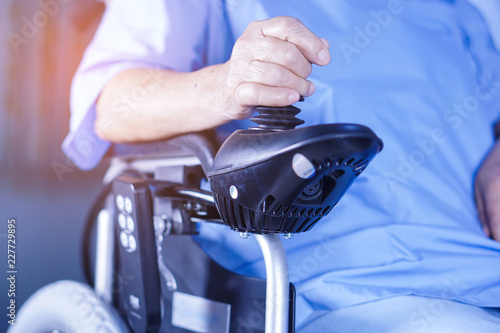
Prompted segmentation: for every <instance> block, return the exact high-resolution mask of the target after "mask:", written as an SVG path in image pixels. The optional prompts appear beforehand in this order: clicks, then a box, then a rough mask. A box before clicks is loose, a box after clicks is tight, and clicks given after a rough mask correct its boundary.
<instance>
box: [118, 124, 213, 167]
mask: <svg viewBox="0 0 500 333" xmlns="http://www.w3.org/2000/svg"><path fill="white" fill-rule="evenodd" d="M217 147H218V144H217V140H216V136H215V132H214V131H205V132H197V133H189V134H183V135H179V136H176V137H173V138H170V139H167V140H162V141H152V142H145V143H120V144H114V145H113V146H112V147H111V149H110V152H109V154H110V155H111V156H113V157H118V158H120V159H123V160H128V161H130V160H137V159H143V158H163V157H166V158H168V157H182V156H195V157H197V158H198V159H199V160H200V164H201V166H202V168H203V171H204V172H205V174H206V173H208V172H209V171H210V169H211V168H212V164H213V160H214V156H215V154H216V152H217Z"/></svg>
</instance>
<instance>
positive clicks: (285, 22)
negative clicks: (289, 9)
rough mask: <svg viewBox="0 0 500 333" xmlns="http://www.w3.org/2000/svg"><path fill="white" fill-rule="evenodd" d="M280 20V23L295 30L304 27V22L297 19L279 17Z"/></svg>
mask: <svg viewBox="0 0 500 333" xmlns="http://www.w3.org/2000/svg"><path fill="white" fill-rule="evenodd" d="M278 18H279V22H280V23H281V24H282V25H283V26H285V27H291V28H295V27H298V26H300V25H302V22H301V21H300V20H299V19H298V18H296V17H292V16H278Z"/></svg>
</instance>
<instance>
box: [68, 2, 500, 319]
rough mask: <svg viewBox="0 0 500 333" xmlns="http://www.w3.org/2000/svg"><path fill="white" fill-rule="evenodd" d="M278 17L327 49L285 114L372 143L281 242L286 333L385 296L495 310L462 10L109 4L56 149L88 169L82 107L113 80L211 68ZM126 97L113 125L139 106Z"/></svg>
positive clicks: (487, 47) (494, 112) (216, 246)
mask: <svg viewBox="0 0 500 333" xmlns="http://www.w3.org/2000/svg"><path fill="white" fill-rule="evenodd" d="M278 15H288V16H294V17H297V18H299V19H300V20H301V21H302V22H303V23H304V24H305V25H306V26H307V27H309V28H310V29H311V30H312V31H313V32H314V33H316V34H317V35H318V36H320V37H323V38H326V39H327V40H328V41H329V42H330V46H331V54H332V61H331V64H329V65H328V66H326V67H321V68H320V67H315V68H314V70H313V73H312V75H311V77H310V79H311V80H312V81H313V82H314V83H315V85H316V93H315V94H314V95H313V96H312V97H310V98H308V99H307V100H306V101H305V102H303V103H301V104H300V105H298V106H299V107H300V108H302V110H303V112H302V113H301V114H300V117H301V118H303V119H305V120H306V125H313V124H318V123H331V122H352V123H359V124H364V125H366V126H369V127H370V128H372V129H373V130H374V132H375V133H376V134H377V135H378V136H379V137H380V138H382V140H383V141H384V143H385V147H384V151H383V152H382V153H381V154H379V156H377V157H376V158H375V160H374V161H373V162H372V164H371V165H370V166H369V167H368V168H367V169H366V170H365V171H364V173H363V174H362V175H361V176H360V177H359V178H358V180H357V181H356V182H355V183H354V185H353V186H352V187H351V189H350V190H349V191H348V193H347V194H346V195H345V196H344V198H343V199H342V200H341V201H340V203H339V204H338V205H337V206H336V207H335V209H333V211H332V212H331V213H330V215H328V216H327V217H326V218H324V219H323V220H321V221H320V222H319V223H318V224H317V226H316V227H315V228H314V229H313V230H312V231H310V232H307V233H304V234H300V235H296V236H295V237H294V238H293V239H292V240H287V241H284V243H285V247H286V249H287V255H288V260H289V266H290V277H291V280H292V281H293V282H294V283H295V285H296V287H297V292H298V296H297V327H301V326H303V325H305V324H306V323H307V322H310V321H311V320H313V319H314V318H315V317H317V316H318V315H320V314H321V313H324V312H327V311H332V310H336V309H339V308H344V307H348V306H350V305H354V304H360V303H364V302H368V301H371V300H376V299H381V298H386V297H391V296H395V295H420V296H430V297H439V298H444V299H453V300H458V301H460V302H464V303H468V304H472V305H476V306H484V307H500V243H498V242H495V241H493V240H490V239H488V238H487V237H486V236H485V235H484V233H483V231H482V229H481V226H480V223H479V221H478V218H477V213H476V210H475V205H474V201H473V190H472V182H473V174H474V172H475V171H476V169H477V167H478V166H479V164H480V162H481V160H482V159H483V158H484V156H485V155H486V154H487V152H488V149H489V148H490V147H491V146H492V144H493V135H492V124H493V123H494V122H495V121H496V120H497V118H498V117H499V115H500V112H499V111H500V56H499V54H498V52H497V51H496V50H495V48H494V46H493V43H492V41H491V38H490V37H489V34H488V31H487V27H486V25H485V24H484V22H483V20H482V18H481V16H480V15H479V14H478V12H477V11H476V10H475V9H474V8H473V7H471V6H470V5H469V4H468V3H467V2H465V1H464V0H455V1H453V0H449V1H444V0H443V1H433V0H421V1H417V0H414V1H398V0H390V1H375V0H374V1H366V0H338V1H326V0H324V1H321V0H313V1H298V0H296V1H290V0H280V1H278V0H276V1H267V2H266V1H259V0H249V1H240V0H227V1H225V2H221V1H217V0H213V1H209V0H205V1H201V0H191V1H186V0H172V1H163V0H150V1H140V2H138V1H133V0H121V1H115V2H112V3H111V5H110V7H109V8H108V10H107V11H106V14H105V15H104V18H103V22H102V24H101V26H100V27H99V30H98V32H97V34H96V37H95V38H94V41H93V42H92V44H91V45H90V47H89V49H88V50H87V52H86V54H85V57H84V59H83V62H82V65H81V67H80V69H79V71H78V73H77V76H76V77H75V80H74V89H73V93H72V112H73V116H72V123H71V133H70V134H69V136H68V138H67V140H66V141H65V143H64V146H63V149H64V151H65V152H66V154H68V156H70V157H71V158H72V159H73V161H74V162H75V163H76V164H77V165H78V166H80V167H82V168H84V169H87V168H91V167H93V166H95V165H96V164H97V163H98V162H99V160H100V159H101V157H102V156H103V154H104V153H105V151H106V150H107V148H108V147H109V143H106V142H103V141H101V140H99V139H98V138H97V137H96V135H95V132H94V130H93V122H94V120H95V110H94V101H95V99H96V98H97V96H98V94H99V92H100V91H101V89H102V87H103V85H104V84H105V82H106V81H107V80H108V79H109V78H110V77H112V76H113V75H115V74H116V73H118V72H119V71H122V70H124V69H126V68H131V67H137V66H141V67H150V68H154V67H161V68H171V69H175V70H179V71H192V70H196V69H199V68H201V67H204V66H206V65H210V64H215V63H220V62H224V61H226V60H227V59H229V56H230V52H231V48H232V45H233V44H234V41H235V40H236V39H237V38H238V36H240V35H241V34H242V33H243V31H244V29H245V28H246V27H247V26H248V24H249V23H250V22H252V21H254V20H260V19H265V18H270V17H274V16H278ZM150 79H151V80H152V81H151V82H154V80H155V77H154V75H153V74H152V75H151V78H150ZM152 86H154V85H152ZM129 94H130V95H134V94H135V100H134V97H132V100H130V99H127V98H126V97H127V96H124V98H123V100H118V101H116V114H117V116H126V110H127V103H134V102H137V103H139V102H140V96H141V92H140V91H136V92H135V93H134V92H129ZM245 124H246V122H241V123H240V125H242V126H246V125H245ZM109 125H110V126H112V123H111V124H109ZM229 126H231V125H229ZM229 126H225V128H226V129H227V128H228V127H229ZM200 243H201V244H202V246H203V247H204V248H205V249H206V250H207V251H208V252H209V253H210V254H211V255H212V256H213V257H215V258H216V259H217V260H218V261H219V262H220V263H222V264H223V265H224V266H226V267H229V268H231V269H233V270H236V271H238V272H241V273H246V274H251V275H256V276H264V265H263V262H262V258H261V254H260V251H259V249H258V246H257V243H256V241H255V240H254V239H250V240H241V239H240V238H239V237H238V235H236V234H235V233H234V232H232V231H230V230H228V229H227V228H226V227H223V226H217V225H203V226H201V236H200ZM228 248H229V249H231V250H230V251H228V250H227V249H228Z"/></svg>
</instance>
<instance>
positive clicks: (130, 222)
mask: <svg viewBox="0 0 500 333" xmlns="http://www.w3.org/2000/svg"><path fill="white" fill-rule="evenodd" d="M127 229H128V230H130V232H134V229H135V225H134V219H133V218H132V217H131V216H128V217H127Z"/></svg>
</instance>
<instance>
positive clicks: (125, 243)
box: [120, 231, 135, 248]
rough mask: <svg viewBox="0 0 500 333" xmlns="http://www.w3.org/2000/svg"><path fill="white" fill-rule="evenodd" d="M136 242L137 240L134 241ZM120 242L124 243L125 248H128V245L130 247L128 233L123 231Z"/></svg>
mask: <svg viewBox="0 0 500 333" xmlns="http://www.w3.org/2000/svg"><path fill="white" fill-rule="evenodd" d="M134 240H135V239H134ZM120 242H121V243H122V246H123V247H124V248H128V245H129V244H128V235H127V233H126V232H125V231H122V232H121V233H120Z"/></svg>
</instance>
